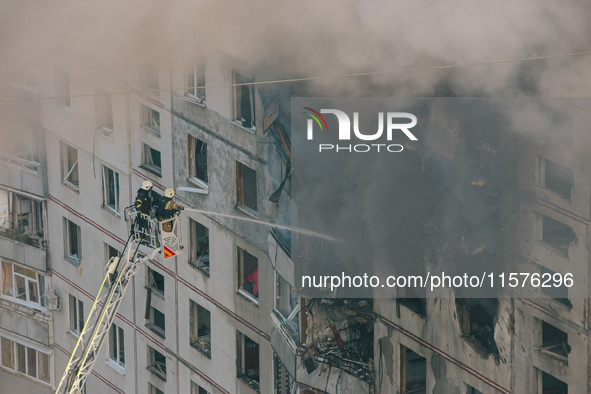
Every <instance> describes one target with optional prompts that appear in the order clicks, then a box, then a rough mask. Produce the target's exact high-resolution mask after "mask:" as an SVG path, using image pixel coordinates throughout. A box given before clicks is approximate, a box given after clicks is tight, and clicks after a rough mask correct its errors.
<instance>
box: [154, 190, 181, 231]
mask: <svg viewBox="0 0 591 394" xmlns="http://www.w3.org/2000/svg"><path fill="white" fill-rule="evenodd" d="M175 194H176V193H175V191H174V189H173V188H171V187H169V188H168V189H166V190H165V191H164V195H163V196H162V198H161V199H160V202H159V204H158V210H157V211H156V216H157V217H158V219H159V220H161V221H162V222H163V223H162V229H163V230H164V231H166V232H170V231H172V221H171V220H168V219H171V218H173V217H174V216H175V215H177V214H178V213H179V212H180V211H181V210H183V209H185V207H183V206H182V205H179V204H177V203H175V202H174V200H173V198H174V195H175Z"/></svg>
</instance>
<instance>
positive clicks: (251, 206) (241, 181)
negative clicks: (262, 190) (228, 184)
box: [236, 161, 257, 215]
mask: <svg viewBox="0 0 591 394" xmlns="http://www.w3.org/2000/svg"><path fill="white" fill-rule="evenodd" d="M236 190H237V205H238V207H239V208H242V209H244V210H245V211H246V212H248V213H251V214H254V215H256V212H257V173H256V172H255V171H254V170H253V169H251V168H249V167H247V166H246V165H244V164H242V163H240V162H238V161H237V162H236Z"/></svg>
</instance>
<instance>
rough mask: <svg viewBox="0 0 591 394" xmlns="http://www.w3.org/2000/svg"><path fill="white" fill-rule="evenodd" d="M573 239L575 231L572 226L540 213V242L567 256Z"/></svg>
mask: <svg viewBox="0 0 591 394" xmlns="http://www.w3.org/2000/svg"><path fill="white" fill-rule="evenodd" d="M575 240H576V237H575V232H574V231H573V229H572V228H570V227H569V226H567V225H566V224H564V223H561V222H559V221H558V220H554V219H552V218H550V217H548V216H546V215H542V242H544V243H546V244H548V245H550V246H552V247H554V248H556V249H558V251H560V253H561V254H564V255H565V256H568V248H569V246H570V245H571V244H572V243H573V242H574V241H575Z"/></svg>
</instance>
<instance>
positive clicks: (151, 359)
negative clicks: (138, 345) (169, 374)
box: [146, 346, 166, 382]
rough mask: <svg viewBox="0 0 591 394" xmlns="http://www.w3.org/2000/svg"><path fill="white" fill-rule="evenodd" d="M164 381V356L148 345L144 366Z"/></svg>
mask: <svg viewBox="0 0 591 394" xmlns="http://www.w3.org/2000/svg"><path fill="white" fill-rule="evenodd" d="M146 369H147V370H148V371H150V372H152V373H153V374H154V375H156V376H157V377H158V378H160V379H161V380H164V381H165V382H166V356H164V355H163V354H162V353H160V352H158V351H156V350H154V349H152V348H151V347H150V346H148V366H147V368H146Z"/></svg>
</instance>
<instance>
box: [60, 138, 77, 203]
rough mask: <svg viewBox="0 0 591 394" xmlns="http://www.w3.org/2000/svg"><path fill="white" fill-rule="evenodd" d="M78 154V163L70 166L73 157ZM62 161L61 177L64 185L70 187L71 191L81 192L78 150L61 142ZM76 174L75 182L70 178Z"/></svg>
mask: <svg viewBox="0 0 591 394" xmlns="http://www.w3.org/2000/svg"><path fill="white" fill-rule="evenodd" d="M72 154H76V161H75V162H74V163H73V164H71V165H70V162H71V161H72V160H71V159H72V158H71V155H72ZM60 161H61V163H60V164H61V177H62V183H63V184H64V185H66V186H68V187H69V188H70V189H72V190H74V191H76V192H80V176H79V171H78V161H79V159H78V149H76V148H74V147H73V146H71V145H69V144H67V143H65V142H64V141H60ZM74 174H75V178H76V179H75V180H71V179H70V177H71V176H73V175H74Z"/></svg>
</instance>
